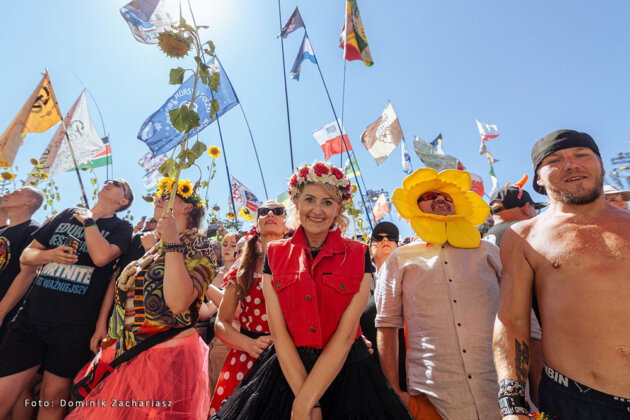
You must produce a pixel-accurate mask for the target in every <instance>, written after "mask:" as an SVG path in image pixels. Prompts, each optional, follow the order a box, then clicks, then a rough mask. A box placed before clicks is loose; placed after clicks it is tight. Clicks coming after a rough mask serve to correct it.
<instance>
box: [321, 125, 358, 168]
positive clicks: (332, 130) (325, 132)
mask: <svg viewBox="0 0 630 420" xmlns="http://www.w3.org/2000/svg"><path fill="white" fill-rule="evenodd" d="M339 127H341V130H342V131H343V139H342V135H341V132H339ZM313 137H315V140H317V143H318V144H319V147H321V148H322V150H323V151H324V157H325V158H326V160H328V158H330V157H331V156H333V155H338V154H339V153H343V152H345V151H346V150H352V146H351V145H350V140H348V135H347V134H346V130H345V129H344V128H343V124H342V123H341V120H337V121H333V122H331V123H328V124H326V125H323V126H322V127H320V128H318V129H317V130H315V131H313ZM346 145H347V146H348V149H346Z"/></svg>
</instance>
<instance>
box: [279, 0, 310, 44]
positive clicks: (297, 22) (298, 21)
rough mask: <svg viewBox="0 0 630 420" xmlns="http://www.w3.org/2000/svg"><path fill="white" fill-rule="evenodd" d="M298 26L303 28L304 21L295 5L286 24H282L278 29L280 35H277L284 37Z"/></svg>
mask: <svg viewBox="0 0 630 420" xmlns="http://www.w3.org/2000/svg"><path fill="white" fill-rule="evenodd" d="M299 28H304V21H303V20H302V15H300V11H299V10H298V8H297V6H296V7H295V10H294V11H293V13H292V14H291V17H290V18H289V20H287V23H286V25H284V27H283V28H282V30H281V31H280V35H278V36H281V37H282V38H286V37H287V36H288V35H289V34H290V33H291V32H293V31H295V30H297V29H299Z"/></svg>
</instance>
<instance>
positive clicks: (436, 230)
mask: <svg viewBox="0 0 630 420" xmlns="http://www.w3.org/2000/svg"><path fill="white" fill-rule="evenodd" d="M410 223H411V227H412V228H413V230H414V232H416V234H417V235H418V236H419V237H420V238H422V240H423V241H425V242H430V243H432V244H443V243H444V242H446V226H445V222H442V221H439V220H433V219H431V218H428V217H414V218H413V219H411V220H410Z"/></svg>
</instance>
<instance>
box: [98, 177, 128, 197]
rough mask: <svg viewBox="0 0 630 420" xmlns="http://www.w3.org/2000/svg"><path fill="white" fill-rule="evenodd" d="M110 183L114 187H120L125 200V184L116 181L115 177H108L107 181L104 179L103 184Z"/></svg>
mask: <svg viewBox="0 0 630 420" xmlns="http://www.w3.org/2000/svg"><path fill="white" fill-rule="evenodd" d="M110 182H111V183H112V185H113V186H114V187H118V188H120V189H122V192H123V195H124V196H125V200H128V198H127V187H126V186H125V184H124V183H123V182H120V181H118V180H117V179H108V180H107V181H105V183H104V185H106V184H108V183H110Z"/></svg>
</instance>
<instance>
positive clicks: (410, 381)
mask: <svg viewBox="0 0 630 420" xmlns="http://www.w3.org/2000/svg"><path fill="white" fill-rule="evenodd" d="M500 278H501V260H500V258H499V248H497V247H496V246H495V245H493V244H491V243H489V242H486V241H481V244H480V245H479V248H474V249H462V248H455V247H453V246H451V245H449V244H444V245H435V244H426V243H424V242H414V243H412V244H409V245H406V246H403V247H400V248H398V249H396V250H395V251H394V252H393V253H392V254H391V255H390V257H389V259H388V260H387V262H386V263H385V264H384V265H383V267H382V268H381V270H380V271H379V273H378V279H377V282H376V291H375V294H374V297H375V300H376V309H377V316H376V322H375V323H376V327H377V328H379V327H394V328H401V327H402V326H403V320H404V324H406V326H407V361H406V365H407V388H408V390H409V393H410V394H411V395H417V394H419V393H424V394H426V395H427V396H428V397H429V400H430V401H431V403H432V404H433V405H434V406H435V408H436V409H437V411H438V412H439V413H440V415H441V416H442V417H443V418H444V419H455V420H460V419H463V420H466V419H483V420H490V419H498V418H500V415H499V409H498V406H497V393H498V390H499V388H498V385H497V375H496V371H495V368H494V363H493V358H492V330H493V326H494V319H495V315H496V313H497V309H498V306H499V281H500Z"/></svg>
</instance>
